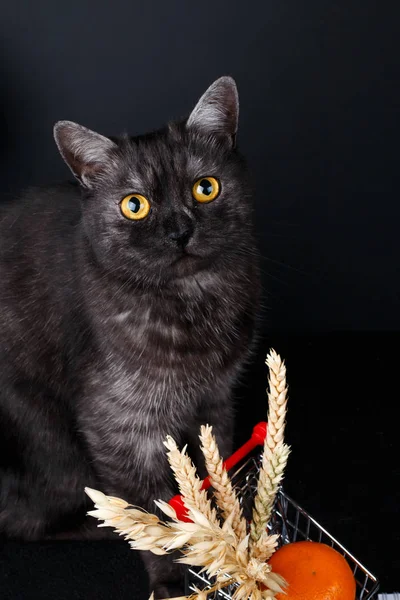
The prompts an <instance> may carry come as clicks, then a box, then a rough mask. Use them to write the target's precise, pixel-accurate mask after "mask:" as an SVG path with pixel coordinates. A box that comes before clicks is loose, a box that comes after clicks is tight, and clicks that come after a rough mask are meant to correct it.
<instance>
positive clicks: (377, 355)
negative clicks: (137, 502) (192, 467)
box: [0, 333, 400, 600]
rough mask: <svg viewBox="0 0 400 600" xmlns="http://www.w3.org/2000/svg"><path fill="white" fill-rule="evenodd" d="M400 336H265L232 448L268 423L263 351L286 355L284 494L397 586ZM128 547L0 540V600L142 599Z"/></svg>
mask: <svg viewBox="0 0 400 600" xmlns="http://www.w3.org/2000/svg"><path fill="white" fill-rule="evenodd" d="M399 342H400V335H397V334H396V335H394V334H393V335H387V334H341V333H335V334H329V335H328V334H324V335H322V334H321V335H314V336H310V335H298V336H293V335H291V336H289V335H287V336H283V335H282V334H280V335H278V334H272V335H270V336H269V338H268V339H266V340H264V341H263V343H262V344H261V346H260V352H259V354H258V358H257V359H256V360H255V361H254V363H253V365H252V368H251V370H250V372H249V374H248V376H247V377H246V380H245V382H244V385H243V387H242V388H241V389H240V390H239V393H238V397H239V399H240V401H239V404H238V414H237V445H238V444H240V443H242V442H243V441H245V440H246V439H247V438H248V437H249V436H250V434H251V429H252V426H253V425H254V424H255V423H256V422H258V421H259V420H265V418H266V409H267V404H266V395H265V387H266V378H267V369H266V367H264V365H263V359H264V351H265V353H266V352H267V350H268V348H269V347H271V346H272V347H274V348H275V349H276V350H277V351H278V352H279V353H280V354H281V355H282V357H284V358H285V359H286V362H287V369H288V381H289V385H290V388H289V391H290V397H289V410H288V424H287V432H286V441H287V442H288V443H289V444H290V445H291V447H292V454H291V456H290V459H289V465H288V470H287V474H286V478H285V489H286V491H287V492H288V493H289V494H290V495H291V496H292V497H293V498H294V499H295V500H297V502H298V503H300V505H302V506H303V507H304V508H305V509H306V510H307V511H308V512H310V513H311V514H312V516H314V518H316V519H317V520H318V521H320V522H321V524H322V525H323V526H325V528H326V529H328V531H329V532H330V533H331V534H332V535H334V537H336V538H337V539H338V540H339V541H340V542H341V543H342V544H343V545H344V546H345V547H347V549H348V550H349V551H350V552H351V553H352V554H353V555H355V556H356V558H358V559H359V560H360V561H361V562H362V563H363V564H364V565H365V566H366V567H367V568H368V569H369V570H370V571H372V573H374V574H375V575H376V576H378V578H379V579H380V580H381V591H384V592H391V591H395V590H396V589H398V588H399V579H398V577H399V573H400V552H399V544H400V525H399V521H398V507H399V504H400V485H399V481H400V467H399V462H398V455H399V442H398V437H399V428H398V420H397V410H396V405H397V400H398V392H397V388H396V386H395V383H396V368H397V365H398V349H397V348H398V344H399ZM146 585H147V584H146V578H145V575H144V573H143V569H142V567H141V564H140V562H138V559H137V556H136V555H135V553H134V552H133V551H131V550H130V549H129V547H128V544H127V543H126V542H119V541H117V542H93V543H89V542H81V543H80V542H58V543H46V544H32V543H31V544H18V543H6V544H4V546H3V548H2V552H1V561H0V590H1V598H2V599H4V600H14V599H15V600H19V599H21V600H31V599H32V600H33V599H35V600H37V599H43V600H45V599H47V598H57V600H64V599H65V600H67V599H68V600H70V599H71V598H74V599H75V598H76V599H93V600H103V599H104V600H109V599H110V598H118V599H121V600H123V599H125V598H126V599H127V600H128V599H129V600H132V599H138V600H147V598H148V594H147V589H146Z"/></svg>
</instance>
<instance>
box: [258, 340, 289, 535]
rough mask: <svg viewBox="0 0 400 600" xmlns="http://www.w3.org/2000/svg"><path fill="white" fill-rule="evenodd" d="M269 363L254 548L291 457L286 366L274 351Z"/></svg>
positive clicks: (266, 522) (267, 518)
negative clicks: (287, 439) (286, 436)
mask: <svg viewBox="0 0 400 600" xmlns="http://www.w3.org/2000/svg"><path fill="white" fill-rule="evenodd" d="M265 362H266V364H267V366H268V367H269V378H268V383H269V391H268V426H267V435H266V438H265V442H264V449H263V456H262V463H261V468H260V474H259V479H258V485H257V492H256V496H255V498H254V509H253V521H252V524H251V527H250V533H251V540H252V545H251V547H253V544H255V543H257V541H258V540H259V538H260V536H261V535H262V533H263V531H264V530H265V528H266V526H267V524H268V521H269V519H270V517H271V511H272V507H273V505H274V502H275V498H276V494H277V491H278V487H279V483H278V482H280V481H281V480H282V478H283V471H284V469H285V467H286V463H287V459H288V456H289V447H288V446H286V447H285V446H284V444H283V439H284V432H285V425H286V409H287V385H286V366H285V363H284V361H282V359H281V357H280V356H279V354H277V353H276V352H275V350H273V349H271V350H270V352H269V354H268V355H267V359H266V361H265ZM282 448H283V450H282Z"/></svg>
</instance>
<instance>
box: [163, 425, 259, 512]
mask: <svg viewBox="0 0 400 600" xmlns="http://www.w3.org/2000/svg"><path fill="white" fill-rule="evenodd" d="M266 435H267V423H266V422H264V421H262V422H261V423H258V424H257V425H255V427H254V428H253V433H252V434H251V438H250V439H249V440H248V441H247V442H246V443H245V444H243V446H241V447H240V448H238V449H237V450H236V452H234V453H233V454H232V455H231V456H230V457H229V458H227V459H226V460H225V461H224V467H225V469H226V470H227V471H230V469H232V467H234V466H235V465H237V463H238V462H240V461H241V460H242V459H243V458H245V456H247V455H248V454H249V453H250V452H251V451H252V450H254V448H256V447H257V446H262V445H263V444H264V441H265V437H266ZM210 485H211V483H210V477H206V479H205V480H204V481H203V485H202V486H201V489H202V490H207V489H208V488H209V487H210ZM168 504H170V506H172V508H173V509H174V510H175V512H176V515H177V517H178V519H179V520H180V521H185V522H190V519H189V517H188V514H187V510H186V507H185V505H184V504H183V500H182V496H180V495H179V494H177V495H176V496H174V497H173V498H171V500H170V501H169V502H168Z"/></svg>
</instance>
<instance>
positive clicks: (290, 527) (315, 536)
mask: <svg viewBox="0 0 400 600" xmlns="http://www.w3.org/2000/svg"><path fill="white" fill-rule="evenodd" d="M266 427H267V424H266V423H259V424H258V425H256V426H255V427H254V429H253V434H252V436H251V438H250V440H249V441H248V442H246V443H245V444H244V445H243V446H242V447H241V448H239V450H237V451H236V452H235V453H234V454H232V456H231V457H230V458H228V460H226V461H225V467H226V469H227V470H228V471H230V472H231V473H230V474H231V478H232V481H233V484H234V486H235V489H236V490H237V491H238V495H239V498H240V501H241V503H242V508H243V514H244V515H245V517H246V518H247V519H249V520H250V518H251V514H252V504H253V498H254V496H255V492H256V489H257V482H258V473H259V469H260V462H261V453H260V446H262V445H263V444H264V439H265V436H266ZM208 487H210V482H209V480H208V478H207V479H205V480H204V482H203V489H207V488H208ZM170 504H171V506H173V507H174V508H175V510H176V512H177V515H178V517H179V518H180V519H182V520H187V519H186V516H185V515H186V513H185V507H184V505H183V502H182V499H181V497H180V496H175V497H174V498H172V499H171V500H170ZM269 531H270V533H277V534H279V535H280V538H279V545H282V544H287V543H289V542H295V541H301V540H309V541H314V542H322V543H324V544H328V545H330V546H332V547H333V548H334V549H335V550H337V551H338V552H340V553H341V554H342V555H343V556H344V557H345V558H346V560H347V562H348V563H349V565H350V567H351V569H352V571H353V574H354V577H355V579H356V582H357V596H356V600H369V599H371V600H372V599H373V598H376V597H377V596H376V595H377V592H378V587H379V584H378V580H377V579H376V577H375V576H374V575H372V573H370V572H369V571H368V570H367V569H366V568H365V567H364V566H363V565H362V564H361V563H360V562H359V561H358V560H357V559H356V558H355V557H354V556H353V555H352V554H350V552H348V551H347V550H346V548H344V547H343V546H342V544H340V543H339V542H338V541H337V540H335V538H334V537H332V536H331V535H330V533H328V532H327V531H326V530H325V529H324V528H323V527H321V525H320V524H319V523H317V521H315V520H314V519H313V518H312V517H311V516H310V515H309V514H308V513H307V512H306V511H305V510H304V509H303V508H301V507H300V506H299V505H298V504H297V503H296V502H294V501H293V500H292V499H291V498H289V496H288V495H287V494H286V493H285V492H284V491H283V489H282V488H281V489H280V490H279V492H278V494H277V498H276V502H275V507H274V510H273V514H272V518H271V522H270V524H269ZM212 584H213V582H212V581H210V580H208V579H207V577H206V576H205V574H204V573H200V568H195V567H191V568H188V569H187V571H186V593H187V594H190V593H191V592H193V591H194V590H195V586H196V587H197V588H200V589H202V588H206V587H211V586H212ZM234 590H235V584H233V585H231V586H230V587H226V588H224V589H221V590H218V591H216V592H214V594H213V595H210V596H209V598H210V599H211V598H213V599H215V600H229V599H230V598H232V596H233V593H234Z"/></svg>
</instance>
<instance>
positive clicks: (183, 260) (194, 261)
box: [172, 254, 210, 279]
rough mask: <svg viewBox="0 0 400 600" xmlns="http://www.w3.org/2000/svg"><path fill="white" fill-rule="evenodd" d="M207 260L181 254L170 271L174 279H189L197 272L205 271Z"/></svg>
mask: <svg viewBox="0 0 400 600" xmlns="http://www.w3.org/2000/svg"><path fill="white" fill-rule="evenodd" d="M209 262H210V261H209V259H208V258H206V257H204V256H198V255H196V254H183V255H182V256H180V257H179V258H177V259H176V260H174V262H173V263H172V271H173V275H174V277H175V278H177V279H180V278H182V277H190V276H191V275H195V274H196V273H198V271H202V270H203V269H206V268H207V266H208V265H209Z"/></svg>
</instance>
